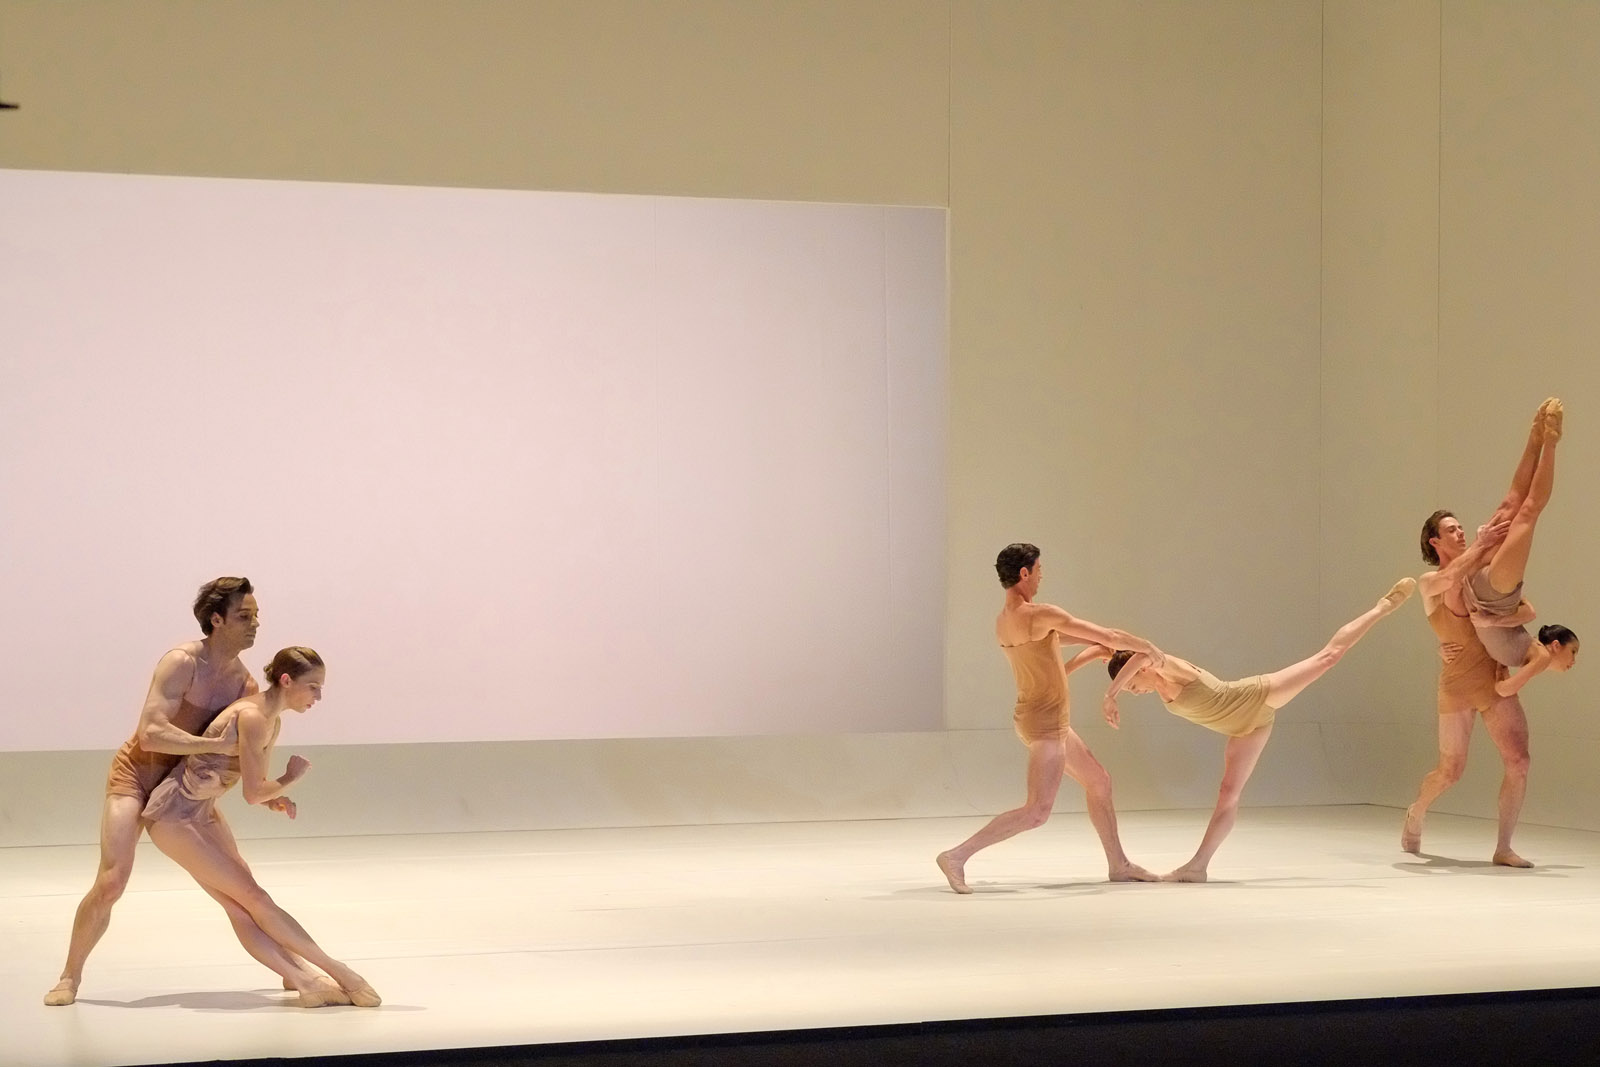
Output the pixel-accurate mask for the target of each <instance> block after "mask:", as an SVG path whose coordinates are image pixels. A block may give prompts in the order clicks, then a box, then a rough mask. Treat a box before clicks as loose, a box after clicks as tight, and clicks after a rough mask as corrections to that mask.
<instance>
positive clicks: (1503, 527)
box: [1472, 519, 1511, 548]
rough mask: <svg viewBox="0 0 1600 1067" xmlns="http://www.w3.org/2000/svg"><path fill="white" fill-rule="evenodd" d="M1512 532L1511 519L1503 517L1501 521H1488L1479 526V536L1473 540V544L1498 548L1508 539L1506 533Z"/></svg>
mask: <svg viewBox="0 0 1600 1067" xmlns="http://www.w3.org/2000/svg"><path fill="white" fill-rule="evenodd" d="M1510 532H1511V520H1510V519H1502V520H1501V521H1499V522H1491V523H1486V524H1485V525H1483V526H1480V527H1478V536H1477V538H1475V539H1474V540H1473V542H1472V543H1473V545H1474V546H1477V545H1480V544H1481V545H1482V546H1483V547H1484V548H1496V547H1498V546H1499V544H1500V542H1502V541H1504V540H1505V539H1506V534H1508V533H1510Z"/></svg>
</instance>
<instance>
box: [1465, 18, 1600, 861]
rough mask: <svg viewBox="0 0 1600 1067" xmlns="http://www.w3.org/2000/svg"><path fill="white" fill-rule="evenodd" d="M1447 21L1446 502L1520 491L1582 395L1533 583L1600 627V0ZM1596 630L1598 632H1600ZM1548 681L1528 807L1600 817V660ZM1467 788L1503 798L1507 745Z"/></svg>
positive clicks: (1536, 724)
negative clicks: (1599, 554)
mask: <svg viewBox="0 0 1600 1067" xmlns="http://www.w3.org/2000/svg"><path fill="white" fill-rule="evenodd" d="M1445 13H1446V17H1445V20H1444V27H1443V56H1444V63H1443V79H1442V101H1443V107H1442V114H1443V122H1442V137H1441V166H1440V173H1441V182H1440V192H1439V200H1440V227H1439V228H1440V272H1439V305H1440V316H1439V318H1440V327H1441V328H1440V338H1439V341H1440V350H1441V353H1442V358H1441V360H1440V375H1439V408H1440V411H1441V412H1442V413H1444V414H1445V416H1446V417H1444V418H1441V420H1440V438H1439V442H1440V446H1441V447H1440V459H1439V486H1440V494H1439V495H1440V499H1441V500H1442V501H1443V502H1444V503H1443V505H1442V506H1446V507H1451V508H1455V509H1458V510H1459V511H1460V512H1461V515H1462V517H1463V519H1464V520H1465V521H1466V522H1467V523H1468V525H1469V526H1470V525H1475V524H1476V523H1478V522H1481V521H1483V518H1484V517H1485V516H1486V515H1487V514H1488V512H1489V510H1490V509H1491V508H1492V507H1493V506H1494V504H1495V503H1496V502H1497V501H1498V499H1499V497H1500V496H1501V494H1503V493H1504V492H1505V489H1506V484H1507V482H1508V481H1509V480H1510V476H1511V470H1512V467H1513V466H1514V465H1515V463H1516V460H1517V456H1518V454H1519V452H1520V450H1521V448H1522V443H1523V440H1524V439H1525V437H1526V434H1527V423H1528V419H1529V417H1530V416H1531V415H1532V413H1533V410H1534V408H1535V407H1536V406H1537V405H1538V403H1539V401H1540V400H1541V399H1542V398H1543V397H1544V396H1546V395H1547V394H1550V393H1555V394H1559V395H1560V396H1562V397H1563V398H1565V400H1566V402H1567V405H1568V411H1569V417H1570V430H1569V431H1568V434H1567V437H1566V438H1565V440H1564V441H1563V442H1562V445H1561V447H1560V450H1559V456H1560V466H1559V474H1558V476H1557V481H1556V490H1555V497H1554V500H1553V503H1552V504H1551V506H1550V508H1549V510H1548V511H1546V513H1545V515H1544V517H1543V519H1542V520H1541V524H1540V526H1539V533H1538V537H1537V539H1536V540H1535V543H1534V548H1533V556H1532V560H1531V563H1530V566H1529V569H1528V579H1527V592H1528V598H1529V599H1530V600H1531V601H1532V602H1533V603H1534V605H1535V606H1536V607H1537V608H1538V609H1539V613H1540V616H1541V618H1542V620H1544V621H1551V622H1561V623H1565V624H1567V625H1568V626H1570V627H1572V629H1574V630H1576V631H1577V632H1578V634H1579V635H1580V636H1588V635H1593V634H1596V633H1600V627H1597V623H1596V618H1597V616H1596V612H1595V605H1596V604H1600V567H1596V565H1595V564H1594V562H1593V542H1594V531H1595V529H1596V528H1597V527H1600V498H1597V497H1596V495H1595V493H1594V492H1593V488H1592V487H1593V485H1594V476H1593V472H1594V471H1595V469H1596V468H1597V465H1600V184H1597V180H1596V176H1597V175H1600V7H1597V6H1596V5H1593V4H1584V3H1564V2H1563V3H1557V2H1544V3H1535V4H1523V3H1514V2H1509V0H1503V2H1498V3H1484V2H1479V0H1471V2H1452V3H1450V4H1449V5H1447V7H1446V9H1445ZM1592 639H1593V638H1592V637H1591V640H1592ZM1579 664H1580V666H1579V668H1578V670H1577V672H1575V673H1574V674H1571V675H1568V676H1566V677H1559V676H1558V677H1550V678H1542V679H1538V680H1536V681H1535V682H1534V683H1533V685H1531V686H1529V688H1528V689H1527V690H1526V691H1525V698H1524V703H1525V705H1526V707H1527V713H1528V719H1529V723H1530V727H1531V730H1532V750H1533V768H1532V775H1531V779H1530V785H1529V791H1528V803H1527V808H1526V810H1525V812H1524V816H1525V818H1527V819H1529V820H1531V821H1536V822H1549V823H1555V824H1560V825H1568V826H1582V827H1587V828H1591V829H1593V828H1600V793H1597V791H1596V790H1595V788H1594V776H1595V767H1596V757H1597V755H1600V718H1597V714H1600V701H1597V700H1596V698H1595V693H1596V692H1597V691H1600V690H1597V688H1596V686H1595V684H1594V681H1593V678H1592V674H1591V672H1592V671H1593V670H1594V664H1593V662H1590V663H1587V664H1584V663H1583V657H1582V656H1580V658H1579ZM1485 741H1486V739H1485V738H1482V737H1480V738H1479V739H1478V741H1477V748H1478V751H1477V752H1475V753H1474V755H1473V760H1472V765H1471V766H1472V770H1471V773H1472V775H1473V776H1474V777H1473V778H1470V779H1469V780H1468V781H1467V782H1464V783H1463V787H1462V788H1461V789H1459V790H1458V791H1457V792H1459V793H1460V794H1461V795H1460V797H1459V798H1452V799H1453V801H1454V803H1455V804H1456V805H1458V806H1459V808H1460V809H1461V810H1470V811H1474V812H1478V813H1487V811H1488V810H1489V808H1490V802H1491V800H1492V784H1493V781H1494V777H1495V769H1496V765H1495V760H1494V758H1493V755H1492V753H1491V751H1490V746H1489V745H1487V744H1486V743H1485Z"/></svg>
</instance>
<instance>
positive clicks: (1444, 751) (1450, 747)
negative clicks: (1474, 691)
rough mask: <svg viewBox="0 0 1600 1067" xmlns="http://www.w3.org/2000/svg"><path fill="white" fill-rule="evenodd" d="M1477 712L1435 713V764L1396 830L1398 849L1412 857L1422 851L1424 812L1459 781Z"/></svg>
mask: <svg viewBox="0 0 1600 1067" xmlns="http://www.w3.org/2000/svg"><path fill="white" fill-rule="evenodd" d="M1476 714H1477V713H1476V712H1475V711H1473V710H1472V708H1470V707H1462V708H1457V709H1455V710H1452V711H1443V712H1440V714H1439V762H1438V764H1437V765H1436V766H1435V767H1434V768H1433V770H1431V771H1429V772H1428V773H1427V774H1426V775H1425V776H1424V777H1423V779H1422V787H1421V788H1420V789H1419V790H1418V791H1417V799H1416V800H1413V801H1412V802H1411V806H1410V807H1409V808H1407V809H1406V819H1405V823H1404V825H1402V826H1401V828H1400V848H1401V849H1402V850H1404V851H1406V852H1410V853H1412V854H1413V855H1419V854H1421V852H1422V822H1423V820H1424V819H1425V818H1427V815H1428V809H1429V808H1430V807H1432V806H1433V802H1434V801H1435V800H1438V799H1439V797H1440V796H1441V795H1442V794H1443V793H1444V791H1445V790H1446V789H1449V788H1450V787H1451V786H1453V785H1455V784H1456V783H1457V782H1459V781H1461V773H1462V772H1463V771H1464V770H1466V768H1467V745H1468V744H1469V743H1470V742H1471V741H1472V723H1473V718H1474V716H1475V715H1476Z"/></svg>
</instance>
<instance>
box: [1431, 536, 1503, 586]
mask: <svg viewBox="0 0 1600 1067" xmlns="http://www.w3.org/2000/svg"><path fill="white" fill-rule="evenodd" d="M1510 530H1511V523H1510V522H1509V521H1505V522H1492V523H1490V524H1489V525H1488V526H1485V527H1484V528H1483V532H1482V533H1480V534H1479V535H1478V539H1477V540H1476V541H1474V542H1472V544H1470V545H1468V546H1467V550H1466V551H1465V552H1463V553H1461V555H1459V556H1457V557H1456V558H1455V559H1453V560H1451V561H1450V562H1449V563H1446V564H1445V565H1444V566H1442V567H1440V568H1439V569H1438V570H1436V571H1429V572H1428V573H1427V574H1424V575H1423V576H1422V577H1421V578H1419V579H1417V588H1418V589H1419V590H1420V591H1421V593H1422V595H1423V596H1425V597H1438V596H1443V595H1444V593H1445V591H1446V590H1448V589H1449V588H1450V587H1451V586H1453V585H1455V584H1456V583H1457V582H1459V581H1462V580H1464V579H1465V578H1466V577H1467V576H1468V575H1470V574H1472V572H1473V571H1476V570H1480V569H1482V568H1483V567H1484V566H1485V565H1486V564H1487V563H1488V562H1489V556H1490V555H1491V554H1492V553H1493V552H1494V550H1495V549H1497V548H1499V547H1500V543H1501V542H1502V541H1504V540H1505V539H1506V534H1507V533H1508V532H1510Z"/></svg>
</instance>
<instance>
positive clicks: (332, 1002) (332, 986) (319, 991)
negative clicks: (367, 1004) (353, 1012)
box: [290, 978, 353, 1008]
mask: <svg viewBox="0 0 1600 1067" xmlns="http://www.w3.org/2000/svg"><path fill="white" fill-rule="evenodd" d="M290 988H293V987H292V986H291V987H290ZM351 1003H353V1001H352V1000H351V998H350V994H348V993H346V992H345V991H344V990H343V989H340V988H339V983H338V982H335V981H334V980H333V979H332V978H318V979H317V980H316V981H315V982H313V983H312V984H311V985H309V986H307V987H306V988H304V989H302V990H300V1006H301V1007H302V1008H331V1007H336V1006H340V1005H347V1004H351Z"/></svg>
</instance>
